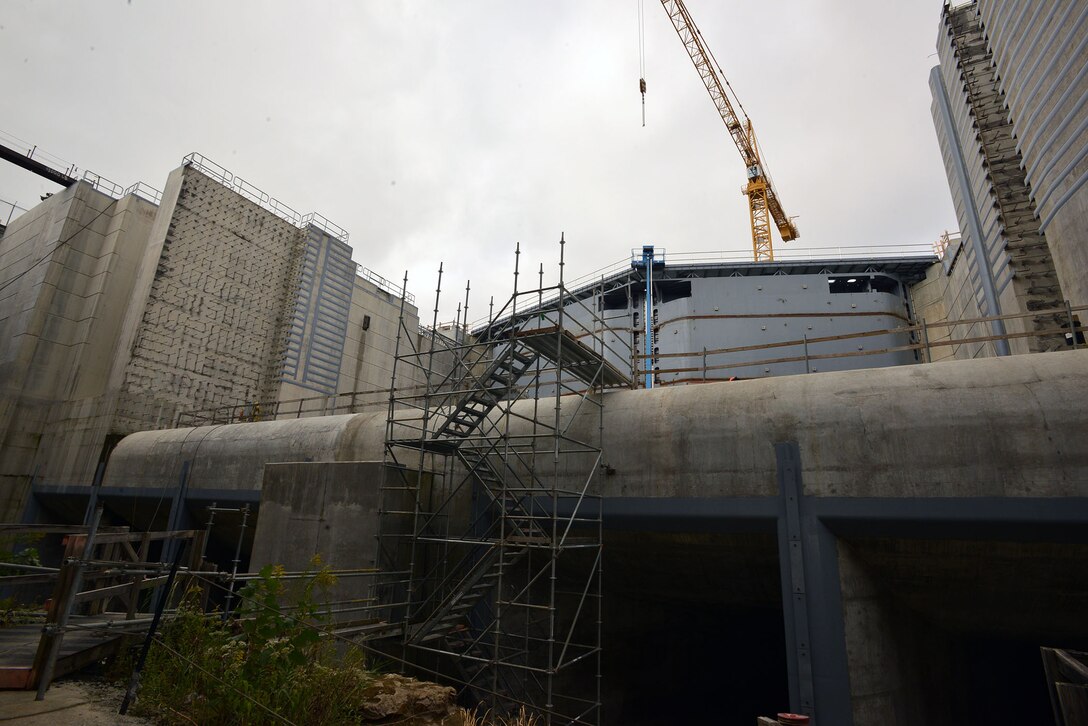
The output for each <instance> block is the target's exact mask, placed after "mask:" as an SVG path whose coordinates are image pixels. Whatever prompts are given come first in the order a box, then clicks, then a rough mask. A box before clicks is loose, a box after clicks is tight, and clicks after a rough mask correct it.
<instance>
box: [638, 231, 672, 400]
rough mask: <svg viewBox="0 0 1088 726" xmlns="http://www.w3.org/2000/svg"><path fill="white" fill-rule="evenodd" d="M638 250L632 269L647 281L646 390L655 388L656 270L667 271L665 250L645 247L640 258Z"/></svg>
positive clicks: (644, 307) (644, 346)
mask: <svg viewBox="0 0 1088 726" xmlns="http://www.w3.org/2000/svg"><path fill="white" fill-rule="evenodd" d="M637 255H638V250H634V251H632V253H631V257H632V259H631V267H633V268H634V269H636V270H642V271H643V277H644V278H645V281H646V302H645V305H644V306H643V309H644V311H645V312H644V314H645V316H646V320H645V330H646V333H645V344H644V345H643V350H644V351H645V355H646V358H645V361H646V362H645V366H646V378H645V384H644V387H645V388H653V387H654V369H653V354H654V270H664V269H665V250H661V252H659V253H655V252H654V246H653V245H643V247H642V256H641V257H638V256H637Z"/></svg>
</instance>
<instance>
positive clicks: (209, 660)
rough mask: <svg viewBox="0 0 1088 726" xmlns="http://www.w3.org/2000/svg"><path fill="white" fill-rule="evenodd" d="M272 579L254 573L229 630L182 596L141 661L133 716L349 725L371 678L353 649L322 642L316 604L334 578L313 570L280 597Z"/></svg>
mask: <svg viewBox="0 0 1088 726" xmlns="http://www.w3.org/2000/svg"><path fill="white" fill-rule="evenodd" d="M314 564H315V566H318V567H320V560H318V559H315V563H314ZM282 572H283V570H282V568H277V567H272V566H268V567H265V568H264V569H262V570H261V572H260V577H259V578H258V579H255V580H253V581H251V582H250V583H249V584H248V585H246V587H245V588H243V589H242V591H241V593H240V595H241V605H240V606H239V608H238V610H237V613H236V614H237V616H238V618H237V620H236V621H232V622H229V623H224V622H223V621H222V620H221V619H220V617H218V616H217V615H215V614H212V615H207V614H205V613H204V612H202V610H201V608H200V606H199V592H198V591H196V590H192V591H190V592H189V593H188V594H187V596H186V597H185V599H184V600H183V602H182V604H181V606H180V607H179V612H178V615H177V617H176V618H174V619H172V620H171V621H170V622H169V624H167V625H166V626H165V627H164V628H163V630H162V633H161V637H160V638H159V639H158V641H157V642H156V643H155V644H154V645H153V646H152V649H151V652H150V654H149V655H148V660H147V664H146V666H145V668H144V672H143V677H142V681H141V685H140V691H139V700H138V703H137V707H138V710H139V711H141V712H143V713H145V714H148V715H151V716H154V717H155V718H156V719H157V720H160V721H162V722H164V723H169V724H191V723H217V724H222V725H223V726H228V725H230V724H266V723H267V724H275V723H283V721H284V719H286V720H287V721H289V722H292V723H299V724H302V723H306V724H314V723H321V724H348V723H353V724H354V723H358V722H359V718H358V706H359V703H360V699H361V695H362V691H363V689H364V688H365V687H366V686H367V684H368V683H370V681H371V680H373V678H374V673H373V672H372V671H371V670H369V669H368V668H367V667H366V664H365V663H364V661H363V658H362V655H361V654H360V653H359V652H358V651H357V650H356V649H348V650H347V652H346V654H343V655H340V654H338V653H337V651H336V648H335V646H334V643H333V641H332V639H331V638H324V637H322V633H323V632H324V631H327V630H328V629H329V622H328V618H327V616H325V615H323V614H322V613H321V608H320V607H319V605H318V601H317V598H316V595H317V594H318V593H322V594H327V592H328V589H329V588H331V587H332V586H333V585H334V584H335V583H336V578H335V577H334V576H333V575H331V574H330V573H329V571H328V568H324V567H321V568H320V569H318V570H317V571H316V572H314V573H313V575H312V576H309V577H307V578H305V579H302V580H298V581H295V586H294V587H288V585H287V583H286V581H285V580H284V579H283V577H282ZM281 607H282V609H281ZM274 714H275V715H274ZM277 715H278V716H281V717H282V718H277Z"/></svg>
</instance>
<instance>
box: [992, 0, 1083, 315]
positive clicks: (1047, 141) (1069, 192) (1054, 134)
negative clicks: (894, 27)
mask: <svg viewBox="0 0 1088 726" xmlns="http://www.w3.org/2000/svg"><path fill="white" fill-rule="evenodd" d="M978 11H979V15H980V18H981V20H982V24H983V30H984V32H985V34H986V38H987V40H988V43H989V46H990V48H991V49H992V53H993V59H994V62H995V64H996V66H997V75H998V77H999V85H1000V88H1001V90H1002V91H1003V93H1004V103H1005V106H1006V107H1007V110H1008V117H1009V119H1010V120H1011V122H1012V124H1013V126H1014V128H1015V136H1016V148H1017V150H1018V151H1019V153H1020V154H1021V155H1022V157H1023V161H1024V170H1025V173H1026V176H1027V181H1028V184H1030V186H1031V198H1032V201H1033V203H1034V205H1035V207H1036V210H1037V216H1038V219H1039V222H1040V227H1041V228H1042V230H1043V232H1044V233H1045V234H1046V237H1047V240H1048V242H1049V244H1050V250H1051V253H1052V254H1053V257H1054V263H1055V266H1056V267H1057V271H1058V276H1059V279H1060V280H1061V284H1062V288H1063V290H1064V291H1065V294H1066V296H1067V297H1068V298H1069V299H1070V301H1071V302H1072V303H1073V304H1074V305H1086V304H1088V280H1086V279H1085V276H1084V270H1085V269H1088V231H1086V229H1085V225H1084V219H1085V218H1088V184H1086V182H1088V7H1085V6H1084V4H1083V3H1078V2H1062V1H1060V0H979V2H978Z"/></svg>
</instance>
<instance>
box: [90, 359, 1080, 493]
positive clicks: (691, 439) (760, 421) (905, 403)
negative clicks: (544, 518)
mask: <svg viewBox="0 0 1088 726" xmlns="http://www.w3.org/2000/svg"><path fill="white" fill-rule="evenodd" d="M1085 391H1088V351H1075V352H1074V351H1069V352H1061V353H1047V354H1035V355H1024V356H1013V357H1009V358H995V359H984V360H969V361H949V362H944V363H937V364H932V365H919V366H906V367H896V368H882V369H873V370H864V371H847V372H842V373H818V374H813V375H798V376H790V377H781V378H775V379H767V380H749V381H735V382H724V383H710V384H703V385H693V386H684V387H672V388H658V389H654V390H649V391H619V392H614V393H610V394H608V395H606V397H605V402H606V406H605V414H604V418H605V421H604V430H605V434H604V445H603V449H604V463H606V464H607V465H608V466H609V467H611V469H612V470H614V473H613V474H610V475H607V476H603V477H601V478H600V479H599V480H598V481H599V482H600V484H599V485H600V489H601V491H600V493H601V494H603V495H605V496H617V497H623V496H629V497H631V496H637V497H665V496H668V497H676V496H682V497H693V496H694V497H721V496H769V495H776V494H777V485H776V464H775V456H774V443H775V442H779V441H796V442H798V444H799V447H800V452H801V462H802V465H803V477H804V485H805V490H806V493H807V494H810V495H815V496H906V497H911V496H1036V497H1038V496H1088V446H1086V445H1085V444H1084V442H1085V441H1086V440H1088V410H1086V408H1085V406H1084V403H1083V402H1084V395H1085ZM593 408H594V407H592V406H585V407H583V410H582V413H581V414H580V416H579V420H578V421H576V422H575V423H574V425H573V426H572V429H571V430H572V431H573V432H574V433H575V435H584V436H586V437H587V438H589V437H590V436H591V435H592V434H593V430H594V429H595V428H596V426H597V417H596V415H595V412H594V410H593ZM384 418H385V415H384V413H368V414H357V415H354V416H330V417H325V418H309V419H298V420H293V421H276V422H267V423H252V424H234V425H230V426H219V427H206V428H199V429H179V430H175V431H157V432H147V433H140V434H134V435H132V436H129V437H127V438H125V439H124V441H122V442H121V444H120V445H119V446H118V447H117V449H116V450H115V451H114V453H113V457H112V459H111V461H110V466H109V470H108V471H107V472H106V482H105V483H106V485H108V486H145V487H166V486H174V485H176V483H177V479H178V473H179V472H180V466H181V461H183V460H185V459H190V460H192V462H193V463H192V467H193V469H192V471H193V473H192V478H191V480H190V486H191V487H194V488H230V489H235V488H251V489H259V488H260V482H261V476H262V468H263V464H265V463H269V462H284V461H375V460H380V459H381V458H382V454H383V438H384V434H385V421H384ZM512 428H513V429H514V430H515V431H516V429H517V428H518V427H517V426H512ZM586 463H587V462H586V461H585V460H583V461H581V462H578V464H577V465H575V466H572V467H571V471H570V479H571V480H570V481H569V482H567V484H568V485H573V484H574V482H575V481H576V480H577V479H578V478H580V477H584V476H585V474H586V469H585V466H584V465H585V464H586Z"/></svg>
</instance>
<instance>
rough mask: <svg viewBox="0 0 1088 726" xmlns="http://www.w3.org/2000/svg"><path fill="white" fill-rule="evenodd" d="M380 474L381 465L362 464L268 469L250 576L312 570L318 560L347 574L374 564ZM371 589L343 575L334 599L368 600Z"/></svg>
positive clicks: (362, 580)
mask: <svg viewBox="0 0 1088 726" xmlns="http://www.w3.org/2000/svg"><path fill="white" fill-rule="evenodd" d="M382 472H383V466H382V463H381V462H362V461H352V462H335V463H334V462H317V463H288V464H268V465H267V466H265V469H264V478H263V483H262V487H261V511H260V516H259V517H258V519H257V528H256V532H255V533H254V539H253V552H252V555H251V556H250V561H249V564H250V571H253V572H255V571H257V570H259V569H260V568H261V567H263V566H264V565H268V564H278V565H283V566H284V567H286V568H287V570H288V571H306V570H312V569H315V568H314V564H313V562H314V558H315V557H318V556H319V557H320V559H321V562H322V564H323V565H326V566H329V567H332V568H333V569H344V570H346V569H358V568H359V567H360V563H362V562H370V561H371V560H373V559H374V557H375V554H374V553H375V551H376V537H377V535H378V518H377V516H376V513H377V511H378V492H379V488H380V486H381V481H382ZM369 588H370V579H369V578H367V577H348V576H345V577H343V578H341V579H340V581H339V582H338V583H337V585H336V587H335V599H336V600H346V599H350V598H362V597H366V595H367V594H368V592H369ZM354 617H359V613H356V614H355V616H354Z"/></svg>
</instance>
